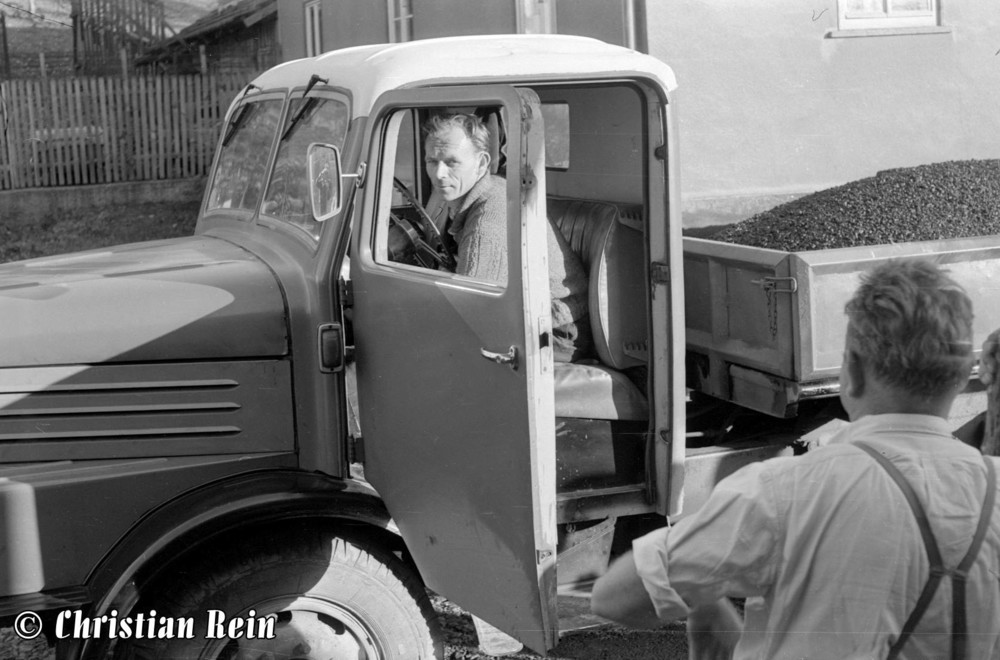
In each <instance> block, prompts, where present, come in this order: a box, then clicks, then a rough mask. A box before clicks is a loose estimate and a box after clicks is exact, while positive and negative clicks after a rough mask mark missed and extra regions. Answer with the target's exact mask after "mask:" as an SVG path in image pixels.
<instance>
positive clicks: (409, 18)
mask: <svg viewBox="0 0 1000 660" xmlns="http://www.w3.org/2000/svg"><path fill="white" fill-rule="evenodd" d="M386 6H387V7H388V11H389V42H390V43H394V44H396V43H401V42H403V41H410V40H411V39H413V0H386Z"/></svg>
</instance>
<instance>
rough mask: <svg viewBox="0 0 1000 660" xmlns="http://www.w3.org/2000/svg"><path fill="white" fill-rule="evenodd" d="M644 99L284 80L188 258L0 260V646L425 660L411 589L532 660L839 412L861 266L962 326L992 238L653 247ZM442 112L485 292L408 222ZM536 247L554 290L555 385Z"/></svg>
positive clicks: (602, 59) (672, 132)
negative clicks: (942, 293) (562, 349)
mask: <svg viewBox="0 0 1000 660" xmlns="http://www.w3.org/2000/svg"><path fill="white" fill-rule="evenodd" d="M675 90H676V81H675V78H674V75H673V73H672V71H671V69H670V68H669V67H668V66H667V65H666V64H664V63H663V62H661V61H659V60H657V59H655V58H652V57H649V56H647V55H644V54H640V53H637V52H634V51H631V50H628V49H625V48H621V47H617V46H611V45H608V44H604V43H601V42H599V41H596V40H593V39H588V38H583V37H569V36H554V35H513V36H504V35H500V36H477V37H451V38H443V39H432V40H425V41H417V42H411V43H402V44H386V45H371V46H361V47H354V48H348V49H343V50H337V51H332V52H329V53H326V54H322V55H319V56H317V57H312V58H306V59H301V60H296V61H291V62H287V63H284V64H281V65H278V66H276V67H274V68H273V69H270V70H268V71H266V72H264V73H262V74H261V75H259V76H258V77H257V78H255V79H254V80H252V81H251V82H249V83H248V84H247V85H246V87H245V88H244V89H243V90H242V91H241V92H240V93H239V94H238V96H237V97H236V98H235V99H234V100H233V102H232V104H231V106H230V108H229V111H228V113H227V116H226V118H225V121H224V126H223V127H222V130H221V133H220V137H219V142H218V147H217V151H216V155H215V159H214V163H213V167H212V171H211V174H210V176H209V178H208V181H207V184H206V190H205V194H204V198H203V202H202V206H201V210H200V215H199V218H198V222H197V227H196V231H195V234H194V235H192V236H187V237H181V238H175V239H168V240H161V241H153V242H148V243H139V244H131V245H123V246H115V247H110V248H106V249H98V250H91V251H86V252H81V253H76V254H69V255H61V256H53V257H44V258H40V259H33V260H27V261H22V262H18V263H12V264H6V265H4V266H2V267H0V306H2V308H3V311H2V313H0V319H2V321H0V323H2V327H3V331H2V335H3V337H4V341H3V342H0V397H2V399H0V519H2V527H3V530H4V535H3V537H2V538H3V542H2V543H0V622H3V623H4V624H7V625H10V624H11V623H18V624H19V625H21V627H20V628H18V630H19V631H20V632H22V633H23V632H25V629H24V627H23V622H24V619H23V617H24V616H25V613H27V614H28V616H29V617H30V618H31V621H32V622H35V623H36V624H37V625H35V626H34V627H33V628H32V630H34V631H35V632H36V633H37V632H38V631H39V630H41V631H44V633H45V634H46V635H47V636H48V637H49V638H50V639H51V640H52V641H53V643H55V645H56V649H57V654H58V656H59V657H61V658H101V657H114V658H132V657H141V658H168V657H169V658H174V657H181V658H188V657H191V658H193V657H198V658H213V659H222V658H235V657H253V658H257V657H268V658H306V657H317V658H318V657H324V658H328V657H351V658H355V657H365V658H440V657H442V656H443V646H442V641H441V639H440V635H439V632H438V629H437V624H436V622H435V617H434V612H433V610H432V607H431V605H430V600H429V597H428V592H429V591H430V592H433V593H436V594H439V595H441V596H443V597H445V598H447V599H449V600H451V601H452V602H454V603H455V604H457V605H459V606H460V607H462V608H464V609H465V610H467V611H468V612H470V613H472V614H474V615H475V616H476V617H477V619H481V620H482V621H485V622H487V623H488V624H490V625H492V626H494V627H496V628H498V629H500V630H501V631H503V632H505V633H507V634H509V635H511V636H513V637H514V638H516V639H517V640H520V641H521V642H522V643H523V644H524V645H525V646H527V647H528V648H530V649H533V650H535V651H537V652H539V653H542V654H544V653H545V652H546V651H547V650H549V649H551V648H552V647H553V646H554V645H555V644H556V643H557V641H558V639H559V636H560V634H562V633H566V632H568V631H571V630H575V629H580V628H584V627H588V626H592V625H595V623H597V622H596V621H595V618H594V617H593V616H591V615H590V613H589V606H588V594H589V588H590V585H591V584H592V583H593V580H594V579H595V578H596V577H597V576H599V575H600V574H601V573H602V572H603V570H604V569H605V568H606V566H607V564H608V561H609V558H610V557H611V556H612V555H614V554H615V553H618V552H620V551H621V550H622V548H626V547H627V546H628V542H629V541H630V540H631V539H632V538H635V537H636V536H637V535H639V534H641V533H644V532H645V531H647V530H649V529H652V528H655V527H657V526H662V525H664V524H668V523H669V522H670V521H671V520H676V519H677V518H679V517H680V516H683V515H684V514H685V512H690V511H692V510H694V509H695V508H697V507H698V506H699V505H700V503H701V502H703V501H704V499H705V497H707V495H708V493H709V492H710V490H711V488H712V487H713V486H714V484H715V483H717V482H718V480H719V479H721V478H722V477H724V476H725V475H727V474H729V473H731V472H733V471H734V470H736V469H738V468H739V467H741V466H744V465H747V464H749V463H751V462H753V461H759V460H764V459H767V458H770V457H774V456H779V455H789V454H793V453H796V452H802V451H808V449H809V447H810V446H811V444H812V443H814V442H818V441H820V440H821V439H822V437H824V433H826V432H827V430H828V429H830V428H831V427H832V426H835V425H836V424H837V423H838V420H840V419H842V418H843V411H842V410H841V409H840V408H839V405H838V401H837V391H838V380H837V377H838V371H839V355H840V351H841V350H842V346H843V327H844V326H845V318H844V316H843V302H844V301H845V300H846V298H847V296H849V295H850V292H851V290H852V289H853V288H854V286H855V285H856V283H857V277H858V275H859V274H860V273H861V272H863V271H864V270H866V269H867V268H869V267H870V266H871V265H873V264H875V263H877V262H879V261H881V260H885V259H890V258H915V257H921V256H927V255H931V256H933V257H934V258H936V259H938V260H941V261H945V262H947V263H949V264H952V265H953V266H954V267H955V268H956V269H958V270H959V271H960V272H957V273H956V277H958V279H959V280H961V281H962V282H963V283H964V284H966V285H967V287H968V288H969V290H970V292H971V294H972V295H973V297H974V299H975V300H976V302H980V301H982V300H985V299H986V296H987V294H988V293H989V290H990V286H991V284H990V283H991V281H992V278H993V277H994V273H995V271H996V270H997V269H998V268H1000V265H998V264H1000V261H998V259H997V254H996V253H997V250H1000V239H998V238H997V237H984V238H982V239H962V240H958V241H941V242H936V243H932V244H922V243H921V244H917V243H913V244H898V245H893V246H878V247H875V248H847V249H844V250H825V251H817V252H809V253H789V252H782V251H778V250H765V249H760V248H750V247H746V246H739V245H729V244H724V243H720V242H717V241H712V240H707V239H697V238H690V237H685V236H684V234H683V232H682V226H681V225H682V223H681V202H680V188H679V178H678V175H679V169H680V168H679V162H678V137H679V136H678V132H677V127H676V109H675V100H674V94H675ZM456 111H461V112H466V113H475V114H477V115H478V116H479V117H480V118H481V120H482V121H483V122H484V124H485V125H487V126H489V127H490V131H489V133H490V136H491V140H490V144H489V150H490V153H491V159H490V162H491V168H492V170H493V172H494V173H495V174H497V175H498V176H503V177H504V180H505V186H506V200H507V224H506V240H507V249H508V251H507V254H508V260H509V262H508V263H509V268H508V272H507V276H506V278H505V280H504V281H501V282H493V281H481V280H477V279H475V278H472V277H465V276H461V275H457V274H455V273H454V272H451V271H450V270H448V269H447V268H443V267H441V266H440V265H439V264H440V263H441V261H442V259H443V255H442V254H441V252H440V247H439V246H438V245H437V244H436V242H435V236H434V234H435V231H434V229H433V228H432V227H429V226H428V223H427V221H426V220H425V219H424V217H423V214H422V213H421V207H422V206H423V205H424V204H426V202H427V200H428V197H429V194H430V188H431V186H430V184H429V181H428V177H427V176H426V174H425V172H424V169H425V167H424V157H423V153H422V150H423V147H424V145H423V134H422V127H423V126H424V124H425V123H426V122H427V121H428V119H429V118H430V117H432V116H434V115H436V114H442V113H449V112H456ZM546 222H550V223H552V224H553V226H555V227H556V228H558V230H559V231H560V232H561V233H562V234H563V235H564V237H565V238H566V239H567V241H568V243H569V244H570V246H571V248H572V249H573V251H574V252H575V253H576V254H577V255H578V256H579V258H580V260H581V263H582V264H583V266H584V267H585V269H586V271H587V273H588V277H589V289H588V300H589V314H590V324H591V328H592V330H593V334H594V343H595V351H594V354H593V355H592V356H590V357H589V358H587V359H584V360H581V361H578V362H574V363H563V362H556V361H554V360H553V355H552V343H553V342H552V332H553V330H552V320H551V314H550V309H549V305H550V301H549V281H548V264H547V259H548V256H547V250H546ZM995 317H996V313H995V312H992V311H991V310H990V309H989V305H988V304H982V305H977V327H976V333H977V337H976V340H977V345H978V343H979V342H981V340H982V339H983V338H984V337H985V334H986V332H988V331H989V330H990V329H992V328H993V327H996V326H997V325H998V323H997V321H998V320H1000V319H997V318H995ZM963 401H965V402H966V403H964V404H963V405H962V406H959V408H960V409H962V410H964V411H965V413H966V417H972V416H973V415H974V414H975V413H977V412H979V411H981V410H982V409H983V408H984V407H985V403H984V397H983V393H982V391H981V388H980V389H977V386H976V384H975V381H971V380H970V386H969V389H968V392H967V393H966V394H964V395H963ZM964 421H965V420H962V419H956V424H959V423H963V422H964ZM817 439H819V440H817ZM36 617H37V618H36ZM28 632H30V631H28Z"/></svg>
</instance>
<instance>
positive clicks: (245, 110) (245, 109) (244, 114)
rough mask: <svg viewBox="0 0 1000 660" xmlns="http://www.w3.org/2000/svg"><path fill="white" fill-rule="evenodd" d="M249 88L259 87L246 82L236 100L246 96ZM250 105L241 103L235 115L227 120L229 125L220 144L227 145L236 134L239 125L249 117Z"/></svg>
mask: <svg viewBox="0 0 1000 660" xmlns="http://www.w3.org/2000/svg"><path fill="white" fill-rule="evenodd" d="M251 89H260V88H259V87H257V85H255V84H253V83H250V84H248V85H247V86H246V87H244V88H243V93H242V94H240V98H239V99H237V102H239V101H242V100H243V97H244V96H246V95H247V92H249V91H250V90H251ZM251 105H252V104H250V103H247V104H245V105H243V106H242V107H241V108H240V109H239V110H238V111H237V112H236V116H235V117H233V119H232V121H230V122H229V126H227V127H226V135H225V136H224V137H223V138H222V146H226V145H228V144H229V141H230V140H232V139H233V136H234V135H236V131H237V130H239V129H240V127H241V126H243V124H245V123H246V121H247V119H249V118H250V114H251V113H250V106H251Z"/></svg>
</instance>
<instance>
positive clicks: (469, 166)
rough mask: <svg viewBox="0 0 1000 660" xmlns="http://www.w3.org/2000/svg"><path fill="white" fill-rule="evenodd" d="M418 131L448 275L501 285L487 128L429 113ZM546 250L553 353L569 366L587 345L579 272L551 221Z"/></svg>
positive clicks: (462, 117)
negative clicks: (451, 266) (450, 258)
mask: <svg viewBox="0 0 1000 660" xmlns="http://www.w3.org/2000/svg"><path fill="white" fill-rule="evenodd" d="M424 131H425V133H426V142H425V144H424V164H425V167H426V170H427V176H428V177H430V180H431V184H432V185H433V187H434V191H433V193H432V194H431V197H430V199H429V200H428V205H427V212H428V215H430V217H431V218H432V219H433V220H434V223H435V225H436V226H437V227H438V230H439V231H440V232H441V236H442V238H443V240H444V242H445V247H446V248H447V249H449V250H450V251H451V253H452V254H454V255H455V256H456V267H455V272H456V273H458V274H459V275H467V276H469V277H474V278H476V279H481V280H486V281H489V282H495V283H498V284H503V283H505V282H506V281H507V182H506V180H505V179H504V178H503V177H502V176H498V175H496V174H491V173H490V160H491V159H490V149H489V145H490V137H491V136H490V130H489V128H488V127H487V126H486V124H484V123H483V120H482V119H480V118H479V117H478V116H476V115H474V114H464V113H454V114H445V115H435V116H432V117H431V118H430V120H429V121H428V122H427V123H426V125H425V126H424ZM449 243H451V244H450V245H449ZM548 253H549V288H550V292H551V295H552V334H553V354H554V357H555V360H556V361H558V362H570V361H573V360H577V359H580V358H583V357H587V356H588V355H589V354H590V353H591V349H592V347H593V340H592V338H591V332H590V317H589V314H588V312H587V273H586V271H585V270H584V268H583V264H582V263H581V262H580V260H579V258H578V257H577V256H576V254H574V253H573V251H572V249H571V248H570V246H569V244H568V243H567V242H566V239H565V238H564V237H563V236H562V234H561V233H560V232H558V231H557V230H556V229H555V228H554V227H553V226H552V223H551V222H549V223H548Z"/></svg>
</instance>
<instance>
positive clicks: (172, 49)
mask: <svg viewBox="0 0 1000 660" xmlns="http://www.w3.org/2000/svg"><path fill="white" fill-rule="evenodd" d="M279 4H281V3H279V2H278V1H277V0H238V1H237V2H230V3H226V4H222V5H220V6H219V7H218V8H217V9H215V10H214V11H212V12H209V13H207V14H205V15H203V16H202V17H201V18H199V19H197V20H196V21H194V22H193V23H191V24H190V25H188V26H187V27H185V28H184V29H183V30H181V31H180V32H178V33H177V34H176V35H174V36H173V37H171V38H169V39H166V40H164V41H161V42H160V43H158V44H157V45H156V46H155V47H153V48H151V49H149V50H147V51H146V52H145V53H144V54H143V56H142V57H140V58H139V59H138V61H137V65H138V66H139V67H140V68H144V69H147V70H149V69H153V70H156V71H160V72H166V73H240V74H247V73H248V72H259V71H263V70H265V69H268V68H270V67H272V66H274V65H275V64H278V63H279V62H280V61H282V60H281V56H280V53H281V50H280V47H279V44H278V39H277V34H278V28H277V26H278V7H279Z"/></svg>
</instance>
